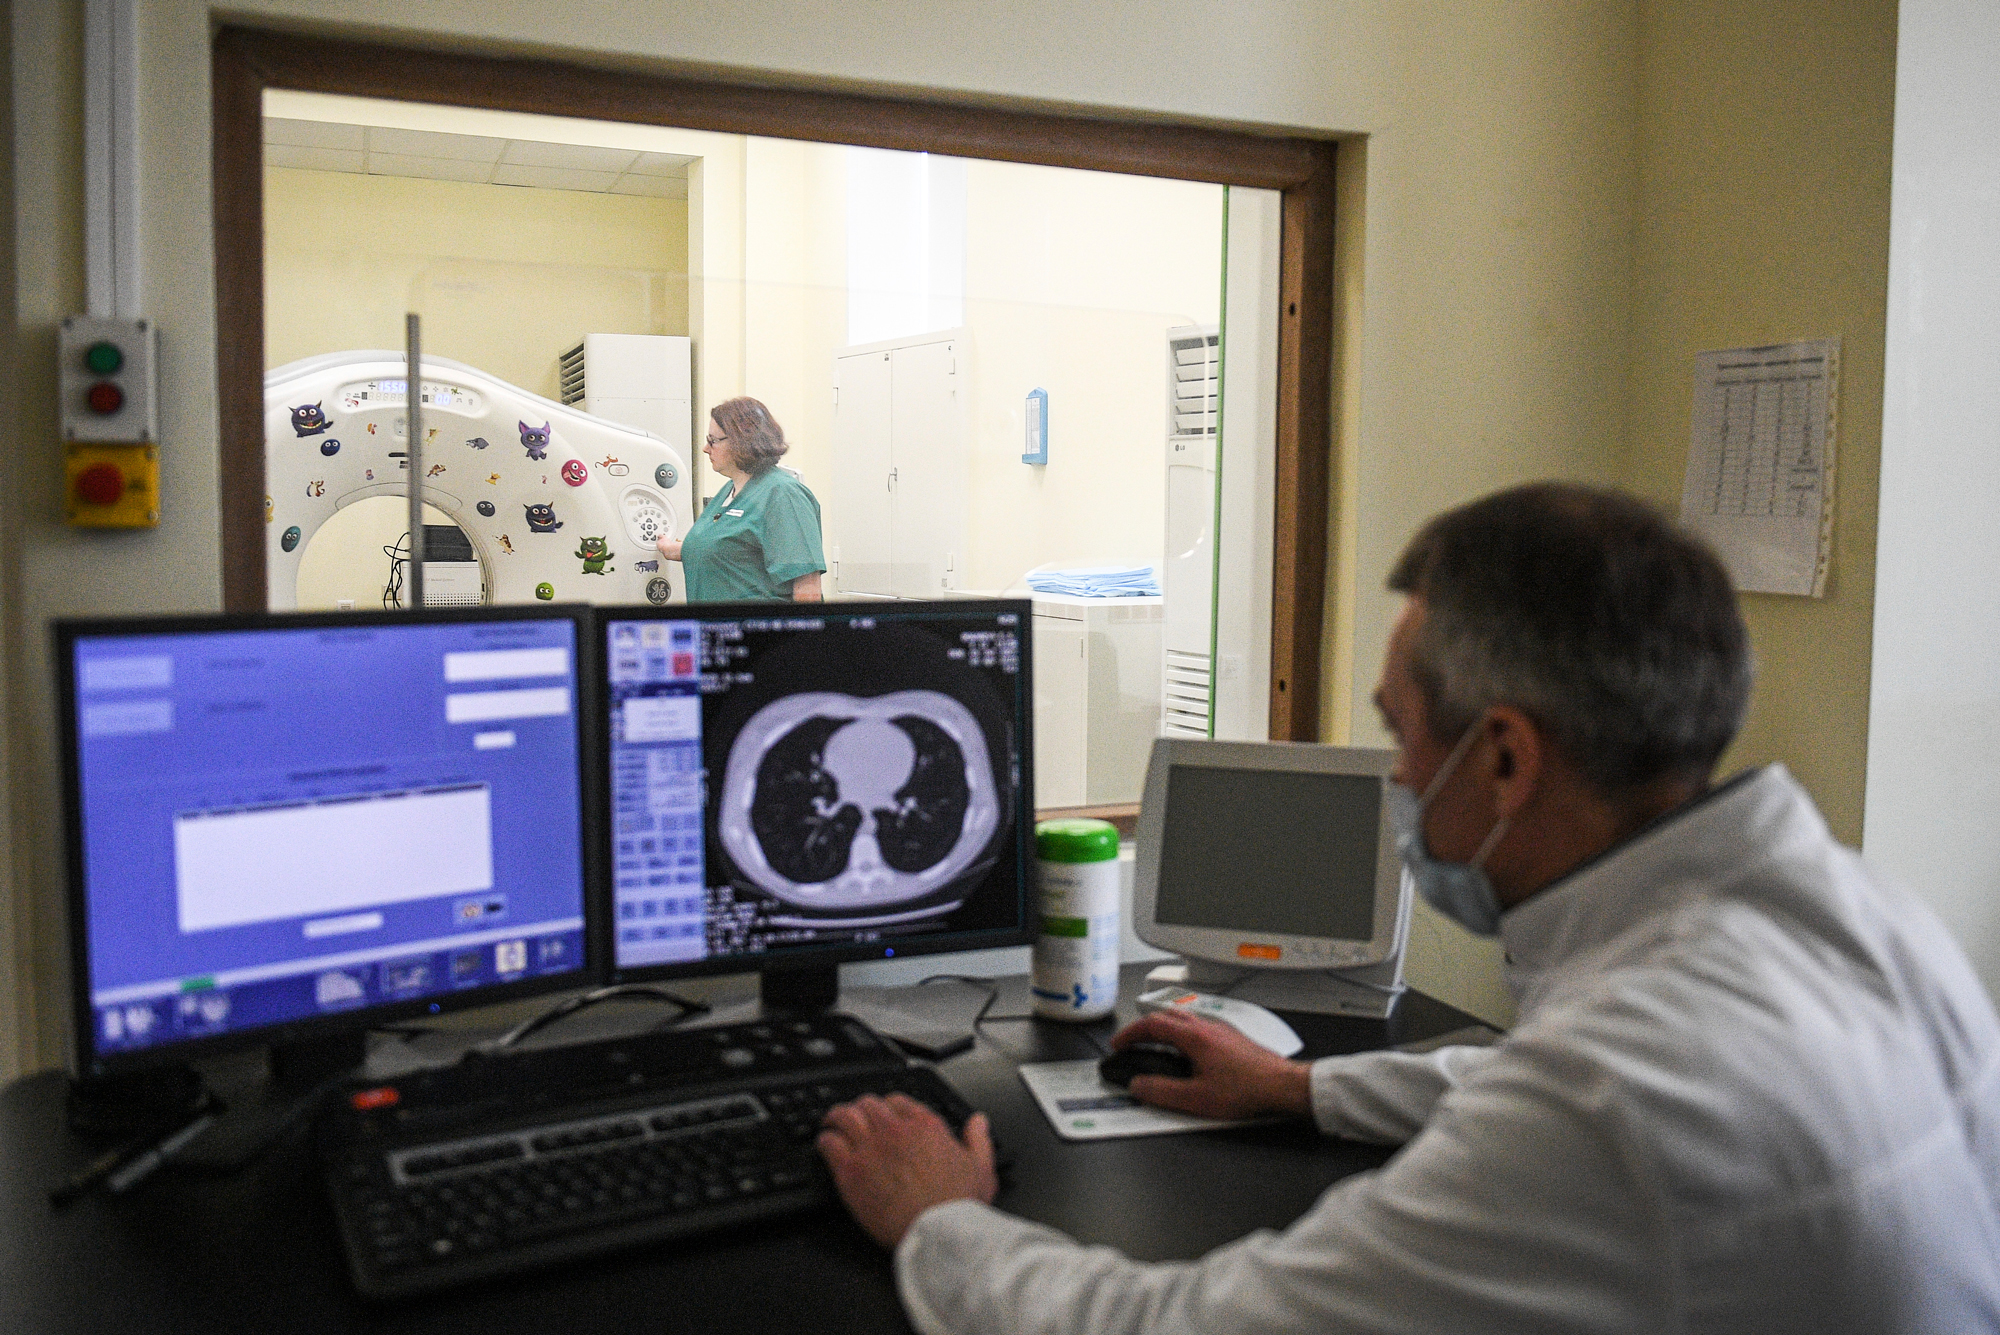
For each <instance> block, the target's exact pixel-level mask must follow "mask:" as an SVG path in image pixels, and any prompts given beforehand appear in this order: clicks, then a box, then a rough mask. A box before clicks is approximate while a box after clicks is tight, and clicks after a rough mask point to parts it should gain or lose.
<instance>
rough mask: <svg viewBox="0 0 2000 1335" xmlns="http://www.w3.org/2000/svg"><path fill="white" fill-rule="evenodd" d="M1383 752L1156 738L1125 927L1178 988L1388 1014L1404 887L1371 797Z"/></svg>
mask: <svg viewBox="0 0 2000 1335" xmlns="http://www.w3.org/2000/svg"><path fill="white" fill-rule="evenodd" d="M1394 766H1395V753H1394V752H1393V751H1380V750H1370V749H1364V748H1359V747H1344V746H1318V745H1310V744H1305V743H1298V742H1223V741H1205V740H1193V739H1182V738H1161V739H1160V740H1159V741H1156V742H1155V743H1154V744H1153V755H1152V761H1151V764H1150V765H1149V766H1148V768H1147V771H1146V789H1145V796H1144V799H1143V801H1142V803H1141V805H1140V811H1139V830H1138V856H1137V859H1136V865H1135V868H1134V879H1133V930H1134V932H1135V933H1136V934H1137V935H1138V936H1139V938H1140V939H1141V940H1143V941H1145V942H1146V943H1147V944H1149V945H1152V946H1156V947H1158V948H1159V949H1161V950H1171V951H1174V952H1175V953H1177V954H1180V955H1182V956H1185V957H1186V959H1187V961H1188V977H1187V979H1186V982H1187V983H1188V985H1189V986H1190V987H1194V988H1198V989H1200V990H1202V991H1206V992H1217V993H1223V994H1226V995H1229V996H1234V997H1237V998H1240V999H1242V1000H1244V1001H1255V1002H1257V1003H1259V1004H1261V1005H1265V1006H1269V1007H1272V1008H1274V1009H1279V1010H1294V1011H1317V1012H1325V1013H1333V1014H1348V1015H1386V1014H1388V1013H1389V1011H1390V1010H1391V1009H1392V1008H1393V1007H1394V1005H1395V1002H1396V998H1397V997H1398V996H1399V995H1401V993H1402V991H1403V949H1404V944H1405V941H1406V938H1407V936H1408V933H1409V918H1410V888H1409V885H1408V878H1407V877H1406V876H1405V875H1404V874H1403V869H1402V863H1401V860H1400V858H1399V857H1398V856H1397V853H1396V844H1395V837H1394V834H1393V833H1392V831H1391V829H1390V824H1389V812H1388V804H1387V802H1386V801H1385V800H1384V798H1385V796H1386V788H1387V785H1388V783H1389V775H1390V772H1391V770H1392V769H1393V768H1394Z"/></svg>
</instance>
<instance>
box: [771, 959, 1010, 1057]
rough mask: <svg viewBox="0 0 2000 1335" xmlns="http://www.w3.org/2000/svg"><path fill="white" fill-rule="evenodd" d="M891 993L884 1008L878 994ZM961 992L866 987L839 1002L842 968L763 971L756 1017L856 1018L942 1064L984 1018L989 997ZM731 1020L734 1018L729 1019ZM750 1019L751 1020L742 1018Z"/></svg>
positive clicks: (967, 1042) (984, 991)
mask: <svg viewBox="0 0 2000 1335" xmlns="http://www.w3.org/2000/svg"><path fill="white" fill-rule="evenodd" d="M890 991H893V992H894V993H895V994H896V995H897V999H898V1000H899V1001H900V1002H901V1004H900V1005H896V1004H888V1003H887V1002H885V1000H884V999H883V997H882V995H881V994H882V993H884V992H890ZM964 991H965V989H946V988H907V987H906V988H896V989H884V988H865V989H863V992H864V993H865V994H866V995H864V996H857V997H853V998H850V999H849V1000H848V1002H847V1003H846V1004H842V1002H841V993H840V968H839V966H838V965H833V964H827V965H821V966H818V967H813V968H803V969H799V968H793V969H772V968H767V969H765V970H763V971H762V972H761V973H760V974H759V975H758V977H757V998H758V1005H757V1014H758V1015H761V1016H774V1015H818V1014H821V1013H823V1012H825V1011H830V1010H840V1011H842V1012H844V1013H846V1014H849V1015H852V1016H854V1017H855V1018H856V1019H858V1020H860V1021H861V1022H862V1023H863V1024H866V1025H868V1026H869V1027H870V1028H872V1029H873V1030H875V1032H876V1033H878V1034H881V1035H882V1036H883V1037H884V1038H888V1039H891V1040H893V1041H894V1042H895V1043H896V1044H897V1045H898V1046H899V1047H901V1048H902V1049H903V1050H904V1051H905V1052H907V1053H909V1054H910V1055H911V1056H914V1057H921V1058H923V1059H925V1060H927V1061H942V1060H943V1059H944V1058H946V1057H949V1056H951V1055H952V1054H953V1053H957V1052H963V1051H965V1049H967V1048H969V1047H971V1046H972V1041H973V1033H972V1031H973V1025H974V1022H975V1017H976V1016H977V1015H981V1014H984V1013H985V1009H986V1007H985V1004H984V1003H986V1002H987V1001H988V1000H989V999H990V997H991V995H992V994H991V992H990V990H988V989H985V988H979V987H977V986H976V985H975V987H974V988H972V989H970V991H971V993H972V995H971V996H970V997H969V998H968V997H967V996H965V995H963V992H964ZM732 1018H733V1017H732ZM745 1018H749V1017H745Z"/></svg>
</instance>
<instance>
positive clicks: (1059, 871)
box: [1028, 820, 1118, 1020]
mask: <svg viewBox="0 0 2000 1335" xmlns="http://www.w3.org/2000/svg"><path fill="white" fill-rule="evenodd" d="M1035 876H1036V894H1037V895H1038V896H1039V898H1040V900H1041V902H1040V905H1039V908H1040V920H1039V924H1038V927H1037V930H1036V935H1035V947H1034V967H1033V971H1032V972H1031V974H1030V976H1029V980H1028V986H1029V990H1030V991H1032V992H1033V993H1034V997H1035V1013H1036V1014H1037V1015H1042V1016H1046V1017H1048V1018H1049V1019H1052V1020H1097V1019H1102V1018H1103V1017H1104V1016H1106V1015H1109V1014H1111V1012H1112V1009H1113V1008H1114V1007H1115V1006H1116V1005H1117V1003H1118V831H1117V829H1116V828H1115V827H1113V826H1112V825H1111V824H1110V823H1109V822H1107V821H1101V820H1045V821H1043V822H1042V823H1041V824H1040V825H1037V826H1036V827H1035Z"/></svg>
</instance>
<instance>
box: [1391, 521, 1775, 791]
mask: <svg viewBox="0 0 2000 1335" xmlns="http://www.w3.org/2000/svg"><path fill="white" fill-rule="evenodd" d="M1389 587H1390V588H1391V589H1392V590H1394V591H1396V592H1398V593H1403V594H1408V595H1409V596H1410V597H1412V598H1415V599H1418V600H1420V601H1421V602H1422V603H1423V607H1424V620H1423V626H1422V630H1421V632H1420V633H1419V634H1418V636H1417V641H1416V644H1415V646H1414V651H1413V662H1412V670H1413V672H1414V673H1415V676H1416V679H1417V684H1418V686H1419V687H1420V688H1421V690H1422V691H1423V694H1424V697H1425V706H1426V709H1427V711H1428V714H1429V722H1430V727H1431V731H1432V732H1433V734H1434V735H1435V737H1436V738H1437V739H1438V740H1440V741H1450V740H1452V739H1455V738H1456V737H1457V736H1458V735H1460V734H1462V733H1463V732H1464V731H1465V730H1466V729H1468V728H1470V727H1471V726H1472V724H1473V722H1474V721H1475V720H1477V719H1478V717H1479V715H1480V714H1481V713H1483V712H1484V711H1485V710H1487V709H1488V708H1490V707H1492V706H1493V705H1496V704H1511V705H1513V706H1515V707H1517V708H1519V709H1521V710H1523V711H1524V712H1526V713H1527V714H1528V716H1529V717H1531V718H1532V719H1534V720H1535V722H1536V724H1537V725H1538V726H1540V727H1541V728H1543V729H1544V730H1545V731H1547V732H1548V734H1549V735H1550V737H1551V740H1552V741H1553V743H1554V744H1555V746H1556V747H1557V749H1558V750H1560V751H1561V753H1562V754H1563V755H1564V757H1566V758H1567V759H1568V761H1569V762H1570V763H1571V764H1572V765H1574V766H1576V768H1577V770H1578V771H1579V773H1581V774H1582V776H1583V777H1584V779H1585V780H1586V781H1587V782H1589V783H1591V784H1592V785H1593V786H1595V787H1596V788H1597V789H1598V790H1599V791H1600V792H1602V793H1607V794H1608V793H1616V792H1619V791H1621V790H1626V789H1630V788H1635V787H1638V786H1640V785H1643V784H1646V783H1650V782H1652V781H1654V780H1657V779H1664V778H1669V777H1671V778H1696V777H1700V778H1705V777H1707V775H1708V774H1709V773H1710V772H1711V771H1712V770H1713V769H1714V768H1715V762H1716V761H1717V759H1719V758H1720V757H1721V755H1722V752H1723V749H1724V748H1725V747H1727V746H1728V745H1729V743H1730V741H1731V739H1732V738H1734V737H1735V736H1736V730H1737V729H1738V728H1739V727H1741V726H1742V723H1743V715H1744V711H1745V710H1746V709H1747V708H1748V707H1749V702H1750V684H1751V677H1752V667H1751V662H1750V637H1749V633H1748V632H1747V631H1746V630H1745V629H1744V625H1743V617H1742V613H1741V612H1740V611H1739V610H1738V608H1737V604H1736V592H1735V590H1734V588H1733V587H1732V586H1731V584H1730V580H1729V573H1728V571H1727V570H1725V569H1724V568H1723V565H1722V562H1721V561H1720V560H1719V559H1717V557H1716V555H1715V553H1714V552H1713V551H1711V550H1710V549H1709V547H1708V546H1707V544H1706V543H1704V542H1702V541H1701V539H1699V538H1697V537H1695V536H1694V535H1693V534H1691V533H1689V532H1687V531H1686V530H1684V529H1682V528H1681V527H1680V526H1679V525H1677V524H1675V523H1673V522H1672V521H1671V520H1669V519H1667V518H1666V517H1665V516H1663V515H1662V514H1660V513H1659V512H1658V511H1657V510H1655V509H1653V508H1652V507H1651V506H1649V505H1647V504H1645V503H1644V502H1643V501H1640V500H1637V499H1635V498H1633V497H1631V496H1627V495H1625V494H1623V493H1621V492H1616V491H1609V490H1603V489H1599V488H1593V487H1583V486H1575V485H1571V484H1565V483H1554V482H1549V483H1540V484H1536V485H1532V486H1525V487H1515V488H1513V489H1511V490H1508V491H1502V492H1498V493H1496V494H1494V495H1491V496H1488V497H1485V498H1484V499H1481V500H1477V501H1473V502H1471V503H1470V504H1468V505H1463V506H1460V507H1458V508H1457V509H1455V510H1448V511H1446V512H1445V513H1444V514H1441V515H1439V516H1437V517H1436V518H1435V519H1432V520H1431V521H1430V522H1429V523H1428V524H1426V525H1425V526H1424V528H1423V530H1422V531H1421V532H1419V533H1418V534H1417V536H1416V537H1415V538H1413V539H1412V540H1411V541H1410V545H1409V547H1408V548H1406V549H1405V550H1404V552H1403V555H1402V556H1401V557H1400V558H1399V559H1398V560H1397V562H1396V566H1395V569H1394V570H1392V571H1391V572H1390V575H1389Z"/></svg>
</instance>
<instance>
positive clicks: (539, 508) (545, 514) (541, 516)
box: [522, 501, 562, 533]
mask: <svg viewBox="0 0 2000 1335" xmlns="http://www.w3.org/2000/svg"><path fill="white" fill-rule="evenodd" d="M522 508H523V509H525V510H526V511H527V512H528V532H530V533H553V532H555V531H556V530H557V529H559V528H561V527H562V521H561V520H560V519H557V518H556V508H555V506H553V505H550V504H549V503H548V502H547V501H543V502H542V503H541V504H540V505H524V506H523V507H522Z"/></svg>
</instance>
